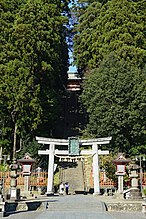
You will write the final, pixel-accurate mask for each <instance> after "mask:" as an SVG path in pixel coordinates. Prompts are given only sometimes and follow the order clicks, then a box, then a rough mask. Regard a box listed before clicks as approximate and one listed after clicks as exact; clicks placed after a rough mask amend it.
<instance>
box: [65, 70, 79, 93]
mask: <svg viewBox="0 0 146 219" xmlns="http://www.w3.org/2000/svg"><path fill="white" fill-rule="evenodd" d="M81 81H82V79H81V78H80V77H79V75H78V74H77V73H76V72H68V84H67V90H68V91H80V90H81Z"/></svg>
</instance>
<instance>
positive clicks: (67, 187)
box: [65, 182, 69, 195]
mask: <svg viewBox="0 0 146 219" xmlns="http://www.w3.org/2000/svg"><path fill="white" fill-rule="evenodd" d="M68 189H69V184H68V182H66V183H65V192H66V195H68Z"/></svg>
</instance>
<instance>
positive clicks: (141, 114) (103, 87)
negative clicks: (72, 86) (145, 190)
mask: <svg viewBox="0 0 146 219" xmlns="http://www.w3.org/2000/svg"><path fill="white" fill-rule="evenodd" d="M83 88H84V90H83V94H82V96H81V99H82V103H83V104H84V106H85V108H86V109H87V113H88V115H89V122H88V124H87V127H86V129H85V133H84V135H86V136H88V137H89V136H90V137H103V136H112V149H114V150H117V151H118V150H119V151H120V152H126V153H131V152H132V150H134V148H138V147H139V148H140V146H141V145H145V142H146V129H145V124H146V116H145V115H146V104H145V99H146V72H145V70H141V69H139V68H137V67H135V66H130V65H129V64H128V63H127V62H125V61H122V60H119V59H118V58H117V57H116V56H115V55H113V54H111V55H109V56H108V57H107V59H105V60H104V61H103V62H102V63H101V65H100V66H99V68H98V69H94V70H93V71H92V72H91V73H90V74H89V75H86V80H85V82H84V86H83ZM108 147H109V146H108ZM141 149H142V148H141ZM141 149H140V150H139V151H141V152H142V150H141ZM144 149H146V147H145V146H144V148H143V150H144Z"/></svg>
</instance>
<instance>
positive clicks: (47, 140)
mask: <svg viewBox="0 0 146 219" xmlns="http://www.w3.org/2000/svg"><path fill="white" fill-rule="evenodd" d="M111 139H112V137H105V138H96V139H89V140H79V145H80V146H90V145H91V146H92V150H82V151H81V152H80V155H82V156H83V155H89V154H90V155H92V156H93V177H94V195H99V194H100V185H99V160H98V155H106V154H109V151H101V150H98V146H99V145H104V144H109V143H110V140H111ZM36 140H37V141H38V143H40V144H47V145H49V149H47V150H39V151H38V154H40V155H48V156H49V162H48V183H47V192H46V194H47V195H51V194H53V179H54V156H55V155H64V156H68V155H69V150H68V149H67V150H59V149H55V146H56V145H57V146H61V145H69V140H66V139H53V138H44V137H36Z"/></svg>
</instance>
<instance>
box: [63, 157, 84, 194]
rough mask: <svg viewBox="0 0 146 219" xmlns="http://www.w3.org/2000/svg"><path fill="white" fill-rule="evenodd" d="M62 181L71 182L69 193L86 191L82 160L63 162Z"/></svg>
mask: <svg viewBox="0 0 146 219" xmlns="http://www.w3.org/2000/svg"><path fill="white" fill-rule="evenodd" d="M60 171H61V173H60V182H63V183H65V182H68V183H69V194H75V193H84V191H85V184H84V173H83V164H82V161H77V162H75V163H71V162H68V163H67V162H66V163H65V162H64V163H62V164H61V170H60Z"/></svg>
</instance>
